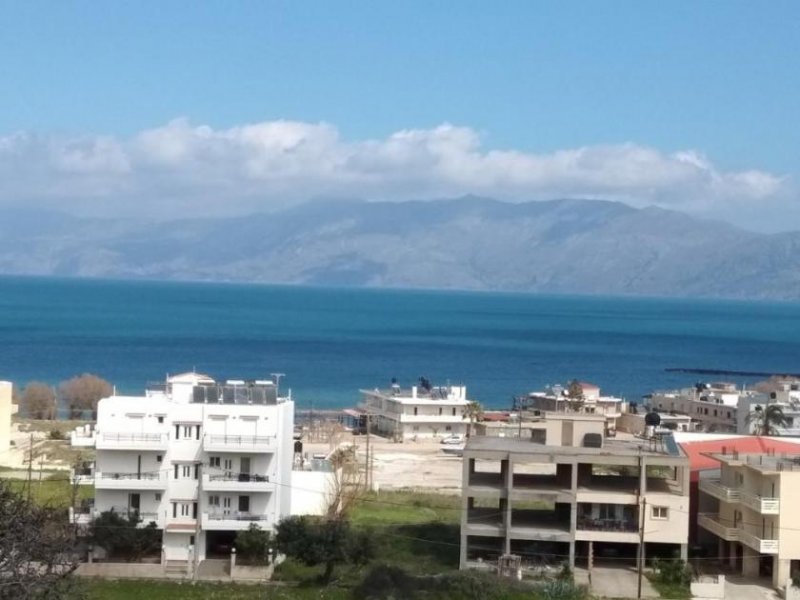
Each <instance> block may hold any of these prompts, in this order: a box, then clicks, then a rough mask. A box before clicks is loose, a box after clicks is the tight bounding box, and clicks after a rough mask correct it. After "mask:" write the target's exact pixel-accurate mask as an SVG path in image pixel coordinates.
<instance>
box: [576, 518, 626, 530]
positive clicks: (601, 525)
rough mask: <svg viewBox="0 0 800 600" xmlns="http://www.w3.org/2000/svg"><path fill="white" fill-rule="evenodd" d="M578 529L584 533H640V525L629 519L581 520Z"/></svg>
mask: <svg viewBox="0 0 800 600" xmlns="http://www.w3.org/2000/svg"><path fill="white" fill-rule="evenodd" d="M577 527H578V529H580V530H583V531H620V532H625V533H635V532H637V531H639V525H638V524H637V523H636V521H631V520H627V519H620V520H618V519H587V518H579V519H578V524H577Z"/></svg>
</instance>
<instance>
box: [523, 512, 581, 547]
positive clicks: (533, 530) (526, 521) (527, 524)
mask: <svg viewBox="0 0 800 600" xmlns="http://www.w3.org/2000/svg"><path fill="white" fill-rule="evenodd" d="M509 532H510V535H511V537H512V538H514V539H524V540H542V541H550V542H569V541H570V539H571V535H570V526H569V520H560V519H559V518H558V517H557V516H556V515H555V513H554V512H553V511H548V510H528V509H512V511H511V525H510V526H509Z"/></svg>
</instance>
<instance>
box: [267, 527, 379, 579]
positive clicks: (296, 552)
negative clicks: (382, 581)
mask: <svg viewBox="0 0 800 600" xmlns="http://www.w3.org/2000/svg"><path fill="white" fill-rule="evenodd" d="M275 547H276V548H277V550H278V551H279V552H281V553H282V554H285V555H286V556H288V557H290V558H293V559H295V560H299V561H300V562H302V563H304V564H306V565H308V566H317V565H323V566H324V567H325V571H324V572H323V574H322V577H321V579H322V583H323V584H326V585H327V584H328V583H330V581H331V578H332V577H333V571H334V569H335V568H336V565H340V564H355V565H361V564H366V563H367V562H369V561H370V560H372V558H373V557H374V556H375V552H376V545H375V541H374V539H373V537H372V533H371V532H369V531H363V530H362V531H357V530H354V529H353V528H352V527H351V526H350V523H349V522H348V521H345V520H343V519H319V518H313V517H308V516H293V517H288V518H286V519H283V520H282V521H281V522H280V523H278V526H277V528H276V535H275Z"/></svg>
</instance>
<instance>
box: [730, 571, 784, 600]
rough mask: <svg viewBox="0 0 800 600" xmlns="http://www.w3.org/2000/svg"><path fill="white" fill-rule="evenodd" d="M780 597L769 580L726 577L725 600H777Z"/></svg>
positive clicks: (735, 576) (734, 576)
mask: <svg viewBox="0 0 800 600" xmlns="http://www.w3.org/2000/svg"><path fill="white" fill-rule="evenodd" d="M778 598H780V595H779V594H778V592H777V591H775V590H774V589H773V588H772V580H771V579H768V578H754V577H741V576H737V575H726V576H725V600H777V599H778Z"/></svg>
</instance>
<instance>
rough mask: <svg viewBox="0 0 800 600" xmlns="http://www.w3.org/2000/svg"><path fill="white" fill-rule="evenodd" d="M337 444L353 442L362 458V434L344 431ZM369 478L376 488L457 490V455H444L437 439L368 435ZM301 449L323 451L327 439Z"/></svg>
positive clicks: (308, 451) (454, 491) (329, 449)
mask: <svg viewBox="0 0 800 600" xmlns="http://www.w3.org/2000/svg"><path fill="white" fill-rule="evenodd" d="M337 441H338V443H339V444H355V445H356V447H357V452H358V455H359V457H360V459H361V460H362V461H363V460H364V459H365V448H366V436H351V435H349V434H348V435H346V436H343V437H341V438H340V439H339V440H337ZM370 444H371V446H372V451H373V457H374V458H373V478H374V481H375V484H376V486H377V487H378V489H382V490H388V489H404V488H420V489H426V490H430V491H436V492H439V493H442V494H458V493H460V492H461V457H458V456H450V455H446V454H444V453H443V452H442V448H443V446H442V445H441V444H440V443H439V440H431V441H417V442H403V443H396V442H390V441H388V440H386V439H385V438H381V437H378V436H375V435H373V436H371V438H370ZM303 450H304V452H307V453H308V454H309V455H312V454H315V453H321V454H327V453H328V452H330V451H331V444H328V443H324V444H323V443H306V444H304V447H303Z"/></svg>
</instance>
